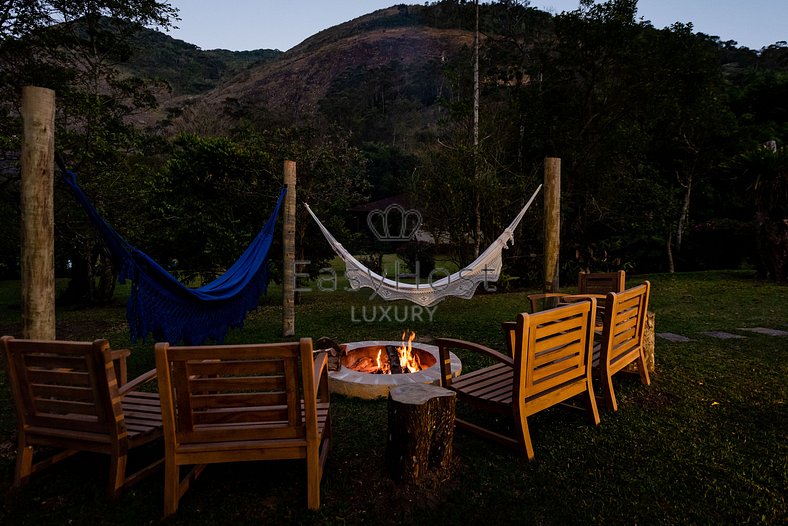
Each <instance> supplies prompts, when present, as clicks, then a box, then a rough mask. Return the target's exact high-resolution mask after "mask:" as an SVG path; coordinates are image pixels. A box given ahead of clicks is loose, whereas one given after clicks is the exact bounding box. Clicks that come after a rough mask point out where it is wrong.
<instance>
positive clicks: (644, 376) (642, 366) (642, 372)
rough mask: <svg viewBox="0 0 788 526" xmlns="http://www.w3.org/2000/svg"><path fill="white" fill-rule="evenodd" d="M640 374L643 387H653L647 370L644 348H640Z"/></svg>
mask: <svg viewBox="0 0 788 526" xmlns="http://www.w3.org/2000/svg"><path fill="white" fill-rule="evenodd" d="M637 361H638V372H639V373H640V383H642V384H643V385H651V378H650V377H649V374H648V369H647V368H646V355H645V353H644V352H643V347H641V348H640V356H638V359H637Z"/></svg>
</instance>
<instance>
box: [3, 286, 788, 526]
mask: <svg viewBox="0 0 788 526" xmlns="http://www.w3.org/2000/svg"><path fill="white" fill-rule="evenodd" d="M643 279H649V280H651V282H652V300H651V310H653V311H654V312H655V313H656V330H657V332H674V333H679V334H683V335H685V336H687V337H689V338H691V339H692V341H691V342H688V343H670V342H668V341H666V340H663V339H657V344H656V362H657V369H656V372H655V373H654V374H653V375H652V385H651V386H649V387H644V386H642V385H640V383H639V382H638V381H637V379H636V378H630V377H627V376H623V377H621V378H618V377H616V379H615V384H616V388H617V391H616V393H617V396H618V399H619V408H620V410H619V412H618V413H616V414H611V413H609V412H606V411H604V410H602V411H601V418H602V423H601V425H600V426H599V427H598V428H593V427H590V426H588V425H587V424H586V421H585V419H584V418H583V417H582V416H581V415H578V414H575V413H573V412H568V411H566V410H563V409H560V408H558V409H551V410H548V411H545V412H543V413H540V414H537V415H536V416H534V417H532V418H531V419H529V423H530V426H531V430H532V436H533V440H534V445H535V449H536V461H535V462H532V463H527V462H524V461H522V460H519V459H518V458H517V457H516V456H515V455H514V454H513V453H512V452H510V451H509V450H506V449H503V448H501V447H499V446H496V445H494V444H491V443H487V442H484V441H481V440H478V439H476V438H474V437H472V436H468V435H466V434H462V433H457V434H456V435H455V442H454V445H455V448H454V450H455V459H456V465H455V468H454V470H453V472H452V475H451V477H450V478H448V479H447V480H442V481H435V480H430V481H427V482H426V483H425V484H424V485H423V486H422V487H407V486H398V485H396V484H394V483H393V482H391V480H389V478H388V477H387V475H386V471H385V465H384V461H383V457H384V451H385V440H386V402H385V400H380V401H359V400H354V399H347V398H342V397H339V396H335V397H334V398H333V399H332V402H333V408H334V442H333V444H332V450H331V453H330V455H329V460H328V463H327V466H326V473H325V476H324V479H323V483H322V494H321V497H322V506H321V509H320V511H319V512H310V511H308V510H307V509H306V505H305V504H306V488H305V480H304V478H305V477H304V466H303V464H300V463H297V462H274V463H249V464H237V465H225V466H211V467H209V469H208V470H206V472H205V473H204V474H203V475H202V477H201V478H200V479H199V480H198V481H197V483H196V484H195V485H194V486H193V488H192V489H190V490H189V492H187V494H186V495H185V496H184V498H183V500H182V501H181V507H180V510H179V512H178V514H177V515H176V517H174V518H173V519H171V520H169V521H166V523H167V524H234V525H235V524H251V523H263V522H264V523H274V524H278V523H318V524H402V523H416V524H444V523H455V524H469V523H474V522H478V523H480V524H495V523H504V524H597V523H614V524H685V523H689V524H783V523H785V522H786V519H788V505H787V504H786V495H788V409H787V408H786V399H787V398H788V382H786V378H788V338H786V337H770V336H763V335H758V334H750V333H745V332H741V331H739V330H738V329H739V328H741V327H770V328H774V329H782V330H788V301H787V300H786V292H787V290H786V288H785V287H780V286H776V285H773V284H768V283H762V282H757V281H754V280H753V279H752V278H751V275H750V274H749V273H747V272H740V271H736V272H706V273H687V274H675V275H652V276H638V277H631V278H630V280H629V285H633V284H635V283H637V282H638V281H641V280H643ZM343 287H344V282H342V281H341V280H340V283H339V290H337V291H335V292H319V291H317V290H313V291H312V292H306V293H303V294H302V296H301V303H300V304H299V305H298V306H297V309H296V313H297V319H296V332H297V335H298V336H311V337H313V338H317V337H319V336H330V337H332V338H335V339H337V340H340V341H352V340H359V339H397V338H398V337H399V335H400V333H401V331H402V329H403V328H405V326H408V327H409V328H411V329H413V330H415V331H416V332H417V334H418V337H417V339H418V340H420V341H427V340H429V339H431V338H434V337H438V336H452V337H458V338H464V339H469V340H474V341H478V342H481V343H485V344H487V345H491V346H494V347H497V348H501V344H500V343H501V337H500V332H499V324H500V322H501V321H503V320H508V319H512V318H513V317H514V315H515V314H516V313H517V312H519V311H521V310H525V308H526V307H525V306H526V299H525V292H518V293H507V294H503V293H497V292H496V293H489V294H477V296H476V297H474V299H473V300H471V301H465V300H456V299H449V300H446V301H444V302H442V303H440V304H439V305H438V306H437V309H435V311H434V313H433V318H432V320H431V321H430V320H428V318H427V316H426V314H423V316H422V317H423V319H422V321H421V322H419V321H415V322H414V321H411V320H408V321H407V322H397V321H396V320H394V316H393V309H394V308H395V307H396V308H398V309H399V313H400V315H401V316H400V317H401V318H402V314H403V313H404V309H405V308H406V307H408V308H410V307H411V306H410V305H409V304H406V303H402V302H395V303H393V304H388V303H384V302H380V301H378V300H370V298H369V291H368V290H365V291H361V292H347V291H344V290H342V288H343ZM16 298H18V283H16V282H5V283H0V332H3V333H8V332H10V333H12V334H18V330H19V327H21V325H20V323H19V306H18V303H19V302H18V299H16ZM278 298H279V290H278V289H277V288H276V287H272V290H271V291H270V293H269V296H268V297H266V298H265V299H264V300H263V303H262V305H261V307H260V309H259V310H258V311H256V312H254V313H251V315H250V316H249V317H248V320H247V323H246V327H245V328H244V329H243V330H238V331H233V332H232V334H231V335H230V337H229V338H228V341H229V342H241V341H273V340H280V339H281V337H280V332H281V309H280V307H279V305H278V301H279V300H278ZM363 307H366V308H367V309H368V310H367V312H368V313H369V312H370V309H372V308H373V307H374V308H376V309H377V310H376V312H377V316H378V318H379V317H380V309H381V308H384V309H385V308H391V310H390V311H389V315H390V316H391V318H392V320H391V321H389V320H385V319H383V320H381V319H376V320H375V321H374V322H363V321H353V313H354V312H355V313H356V314H355V316H356V318H357V319H358V318H359V312H360V309H362V308H363ZM354 309H355V310H354ZM411 313H412V311H411ZM124 315H125V314H124V307H123V304H122V301H121V300H119V301H118V302H117V303H116V304H114V305H110V306H107V307H102V308H96V309H81V310H77V309H64V310H60V311H59V312H58V335H59V336H60V337H73V338H83V339H93V338H96V337H108V338H109V339H110V341H111V343H112V345H113V347H123V346H127V345H128V344H129V342H128V337H127V335H126V334H125V327H124ZM710 330H726V331H729V332H734V333H739V334H742V335H746V336H747V339H744V340H717V339H713V338H709V337H706V336H704V335H702V334H701V333H702V332H704V331H710ZM133 351H134V352H133V356H134V361H133V364H132V369H133V370H135V371H136V372H140V371H142V370H144V369H147V368H150V367H152V365H153V357H152V343H151V342H147V343H145V344H139V345H135V346H134V347H133ZM460 357H461V358H462V359H463V367H464V368H465V369H466V370H470V369H473V368H476V367H479V366H481V365H483V362H482V361H481V360H478V359H471V357H469V356H466V355H462V354H461V355H460ZM0 383H2V385H0V491H2V493H3V494H4V495H5V500H4V502H3V506H2V509H1V510H0V524H15V525H17V524H19V525H22V524H74V525H79V524H86V525H87V524H110V523H117V524H129V525H137V524H157V523H159V522H160V515H161V507H162V483H161V478H160V476H154V477H152V478H151V479H148V480H146V481H144V482H142V483H141V484H139V485H138V486H136V487H135V488H134V489H132V490H131V491H129V492H127V493H125V494H124V495H123V496H122V498H121V499H120V501H119V502H118V503H116V504H111V503H108V502H106V501H105V500H104V498H103V488H104V482H105V477H106V462H105V460H104V459H102V458H101V457H98V456H91V455H78V456H77V457H75V458H73V459H70V460H69V461H67V462H66V463H64V464H63V465H61V466H58V467H55V468H53V469H51V470H49V471H48V472H46V473H43V474H40V475H38V476H36V477H34V478H33V480H32V481H31V483H30V484H29V485H28V486H26V487H25V488H23V489H22V490H21V491H14V490H12V489H11V488H10V485H11V482H12V480H13V469H14V458H15V442H14V440H15V416H14V414H13V407H12V404H11V403H10V398H9V394H8V387H7V385H6V380H5V375H4V374H2V375H0Z"/></svg>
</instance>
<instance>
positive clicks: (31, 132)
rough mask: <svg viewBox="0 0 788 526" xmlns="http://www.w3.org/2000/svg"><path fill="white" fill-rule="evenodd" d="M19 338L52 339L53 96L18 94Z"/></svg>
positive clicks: (31, 90) (33, 91)
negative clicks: (19, 128) (20, 178)
mask: <svg viewBox="0 0 788 526" xmlns="http://www.w3.org/2000/svg"><path fill="white" fill-rule="evenodd" d="M22 123H23V134H24V135H23V141H22V186H21V196H20V208H21V209H22V218H21V220H22V229H21V242H22V247H21V259H22V262H21V267H22V268H21V271H22V337H24V338H32V339H38V340H54V339H55V208H54V179H55V92H54V91H52V90H50V89H46V88H38V87H34V86H25V87H24V88H23V89H22Z"/></svg>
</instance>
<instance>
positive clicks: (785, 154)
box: [732, 144, 788, 283]
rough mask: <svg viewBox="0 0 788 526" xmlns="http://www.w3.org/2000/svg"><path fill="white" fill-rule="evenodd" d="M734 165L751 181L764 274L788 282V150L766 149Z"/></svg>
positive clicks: (780, 148) (756, 150)
mask: <svg viewBox="0 0 788 526" xmlns="http://www.w3.org/2000/svg"><path fill="white" fill-rule="evenodd" d="M732 166H733V168H734V169H735V170H740V171H741V172H742V173H743V174H744V175H745V177H746V179H747V180H748V181H750V187H749V193H750V195H751V197H752V200H753V204H754V206H755V226H756V235H757V247H758V254H759V256H760V263H761V265H760V269H759V270H760V274H761V276H762V277H764V278H766V279H770V280H773V281H776V282H777V283H785V281H786V278H788V223H786V218H788V148H786V147H785V146H779V147H778V146H776V144H775V145H774V147H771V146H762V147H758V148H756V149H753V150H751V151H749V152H745V153H742V154H740V155H739V156H737V157H736V158H735V159H734V161H733V163H732Z"/></svg>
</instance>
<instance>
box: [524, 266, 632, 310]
mask: <svg viewBox="0 0 788 526" xmlns="http://www.w3.org/2000/svg"><path fill="white" fill-rule="evenodd" d="M626 279H627V276H626V272H624V271H623V270H619V271H616V272H581V273H579V274H578V275H577V293H576V294H567V293H563V292H543V293H539V294H529V295H528V301H529V302H530V303H531V312H538V311H540V310H542V309H543V308H545V306H546V305H545V304H546V303H548V301H547V300H550V299H555V301H558V302H561V303H566V302H569V301H577V299H579V298H578V297H580V296H582V297H586V296H592V297H594V298H595V299H596V300H597V307H598V308H599V312H597V320H596V321H597V323H601V321H602V316H601V311H602V307H604V299H605V294H607V293H608V292H621V291H622V290H624V289H625V288H626ZM540 301H541V302H542V303H541V308H540Z"/></svg>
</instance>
